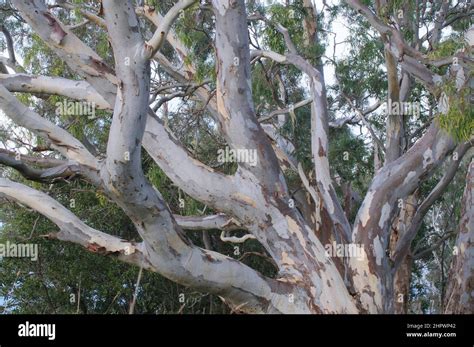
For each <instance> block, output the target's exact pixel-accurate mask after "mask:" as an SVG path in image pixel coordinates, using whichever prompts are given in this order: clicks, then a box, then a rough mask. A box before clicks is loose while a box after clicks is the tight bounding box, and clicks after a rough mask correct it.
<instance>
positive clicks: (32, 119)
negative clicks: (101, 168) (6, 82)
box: [0, 85, 98, 170]
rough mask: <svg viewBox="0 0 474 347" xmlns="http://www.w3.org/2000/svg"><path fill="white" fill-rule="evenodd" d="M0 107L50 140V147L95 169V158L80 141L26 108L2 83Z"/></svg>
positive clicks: (9, 115)
mask: <svg viewBox="0 0 474 347" xmlns="http://www.w3.org/2000/svg"><path fill="white" fill-rule="evenodd" d="M0 107H1V108H2V109H3V111H4V112H5V114H6V115H7V116H8V117H9V118H10V119H11V120H12V121H13V122H15V123H16V124H18V125H20V126H22V127H25V128H27V129H29V130H31V131H32V132H34V133H35V134H37V135H38V136H41V137H43V138H44V139H45V140H47V141H50V142H51V147H52V148H54V149H56V150H57V151H59V152H60V153H61V154H63V155H64V156H65V157H66V158H69V159H71V160H75V161H77V162H78V163H80V164H83V165H85V166H88V167H89V168H91V169H93V170H94V169H97V167H98V162H97V159H96V158H95V157H94V156H93V155H92V154H91V153H90V152H89V151H88V150H87V149H86V148H85V147H84V145H83V144H82V143H80V142H79V141H78V140H77V139H76V138H74V137H73V136H72V135H71V134H70V133H68V132H67V131H66V130H64V129H62V128H60V127H58V126H57V125H55V124H53V123H51V122H50V121H48V120H47V119H45V118H42V117H41V116H40V115H38V114H37V113H35V112H33V111H31V110H30V109H28V108H27V107H26V106H25V105H23V104H22V103H21V102H20V101H18V99H17V98H15V97H14V96H13V95H12V94H11V93H10V92H9V91H8V90H7V89H6V88H5V87H4V86H3V85H0Z"/></svg>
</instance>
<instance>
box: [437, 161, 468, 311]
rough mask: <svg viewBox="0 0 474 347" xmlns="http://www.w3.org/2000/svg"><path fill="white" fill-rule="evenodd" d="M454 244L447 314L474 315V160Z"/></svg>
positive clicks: (446, 296) (446, 306)
mask: <svg viewBox="0 0 474 347" xmlns="http://www.w3.org/2000/svg"><path fill="white" fill-rule="evenodd" d="M458 229H459V230H458V236H457V238H456V243H455V244H454V247H455V248H454V251H453V260H452V264H451V270H450V272H449V279H448V282H447V283H448V287H447V289H446V294H445V296H444V298H445V302H444V312H445V313H457V314H473V313H474V160H471V164H470V165H469V169H468V173H467V176H466V188H465V189H464V196H463V200H462V210H461V221H460V222H459V227H458Z"/></svg>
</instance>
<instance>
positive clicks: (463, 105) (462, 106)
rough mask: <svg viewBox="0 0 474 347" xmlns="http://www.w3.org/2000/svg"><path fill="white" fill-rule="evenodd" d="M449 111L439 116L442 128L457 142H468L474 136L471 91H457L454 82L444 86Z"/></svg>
mask: <svg viewBox="0 0 474 347" xmlns="http://www.w3.org/2000/svg"><path fill="white" fill-rule="evenodd" d="M444 92H445V93H446V97H447V99H448V105H449V109H448V112H447V113H446V114H439V115H438V118H437V120H438V123H439V125H440V127H441V128H442V129H444V130H446V131H447V132H448V133H449V134H450V135H451V136H452V137H453V138H454V140H455V141H457V142H462V141H467V140H469V139H470V138H471V137H472V136H473V135H474V110H473V108H472V104H471V103H470V99H469V98H470V89H469V88H462V89H461V90H460V91H457V90H456V88H455V85H454V82H451V83H448V84H446V85H445V86H444Z"/></svg>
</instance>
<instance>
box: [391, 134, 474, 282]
mask: <svg viewBox="0 0 474 347" xmlns="http://www.w3.org/2000/svg"><path fill="white" fill-rule="evenodd" d="M471 146H472V144H471V143H470V142H465V143H462V144H460V145H459V146H458V147H457V148H456V149H455V150H454V153H456V154H457V158H456V160H454V158H452V159H451V162H450V163H449V164H448V169H447V170H446V172H445V173H444V176H443V177H442V178H441V179H440V180H439V182H438V183H437V184H436V186H435V187H434V188H433V190H432V191H431V192H430V193H429V194H428V196H427V197H426V198H425V199H424V200H423V202H422V203H421V204H420V205H419V206H418V208H417V210H416V213H415V216H414V217H413V219H412V222H411V224H410V227H409V229H408V230H407V232H405V233H404V235H403V237H402V238H401V239H400V240H399V241H398V243H397V246H396V249H395V252H394V254H393V256H392V258H393V270H392V271H393V272H394V273H395V271H396V270H397V269H398V267H399V266H400V264H401V262H402V260H403V259H404V258H405V256H406V255H407V254H408V252H409V250H410V245H411V242H412V241H413V239H414V238H415V236H416V232H417V231H418V229H419V228H420V226H421V224H422V223H423V218H424V217H425V215H426V213H427V212H428V210H429V209H430V207H431V206H432V205H433V204H434V203H435V202H436V200H437V199H439V197H440V196H442V195H443V193H444V192H445V191H446V189H447V188H448V186H449V184H450V183H451V181H452V180H453V178H454V176H455V175H456V172H457V170H458V168H459V165H460V164H461V161H462V158H463V157H464V154H466V152H467V150H468V149H469V148H471Z"/></svg>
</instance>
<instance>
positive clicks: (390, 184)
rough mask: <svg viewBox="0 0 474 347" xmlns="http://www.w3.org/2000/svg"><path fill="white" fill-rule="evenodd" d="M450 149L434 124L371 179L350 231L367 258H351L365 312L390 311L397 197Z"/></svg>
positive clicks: (409, 189) (407, 191) (409, 190)
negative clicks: (389, 252)
mask: <svg viewBox="0 0 474 347" xmlns="http://www.w3.org/2000/svg"><path fill="white" fill-rule="evenodd" d="M453 149H454V143H453V141H452V139H451V138H450V137H449V136H448V135H446V134H445V133H443V132H442V131H441V130H439V129H438V128H437V127H436V125H434V124H433V125H431V126H430V128H429V129H428V131H427V132H426V134H425V135H424V136H423V137H422V138H421V139H420V140H418V142H417V143H415V145H413V147H411V148H410V149H409V150H408V152H407V153H405V154H404V155H402V156H401V157H400V158H398V159H397V160H395V161H393V162H391V163H390V164H387V165H385V166H384V167H383V168H381V169H380V170H379V171H378V172H377V173H376V175H375V177H374V178H373V180H372V183H371V185H370V188H369V190H368V192H367V195H366V197H365V198H364V201H363V203H362V205H361V207H360V209H359V212H358V214H357V217H356V220H355V223H354V229H353V232H352V242H354V243H357V244H361V245H363V247H364V250H365V253H366V255H367V257H366V258H365V260H364V261H357V260H354V259H351V260H350V268H351V271H352V276H353V279H354V284H355V286H356V290H357V291H358V292H359V293H361V297H360V299H361V302H362V304H363V306H364V308H365V309H366V310H367V311H368V312H372V313H376V312H391V311H392V310H393V300H392V298H393V287H392V286H393V278H392V275H391V272H392V267H391V263H390V261H389V258H388V257H387V249H388V243H389V236H390V230H389V227H390V225H391V224H392V218H393V217H394V216H395V213H396V212H397V204H398V199H404V198H406V197H407V196H408V195H410V194H412V193H413V191H414V190H415V189H416V187H417V186H418V185H419V183H420V182H421V181H422V180H423V179H426V178H427V177H429V175H430V174H431V173H432V172H433V171H434V169H436V168H437V167H438V166H439V165H440V164H441V163H442V161H443V160H444V158H445V157H446V155H447V154H448V153H449V152H450V151H452V150H453Z"/></svg>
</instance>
